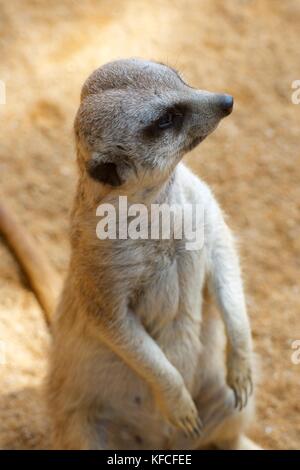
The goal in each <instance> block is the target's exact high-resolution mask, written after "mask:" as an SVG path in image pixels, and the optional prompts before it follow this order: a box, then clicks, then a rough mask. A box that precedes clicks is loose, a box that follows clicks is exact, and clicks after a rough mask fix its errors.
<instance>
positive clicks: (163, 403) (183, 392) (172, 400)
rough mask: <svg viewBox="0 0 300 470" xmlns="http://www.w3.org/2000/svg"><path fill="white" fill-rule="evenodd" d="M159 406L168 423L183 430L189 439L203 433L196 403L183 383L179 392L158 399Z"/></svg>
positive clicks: (175, 391) (172, 392)
mask: <svg viewBox="0 0 300 470" xmlns="http://www.w3.org/2000/svg"><path fill="white" fill-rule="evenodd" d="M157 403H158V406H159V408H160V410H161V412H162V414H163V416H164V417H165V418H166V419H167V421H168V422H169V423H170V424H172V425H173V426H175V427H176V428H177V429H181V430H182V431H183V432H184V434H185V435H186V436H187V437H189V436H191V437H197V436H200V435H201V433H202V427H203V426H202V421H201V419H200V417H199V415H198V410H197V408H196V406H195V403H194V401H193V399H192V397H191V395H190V393H189V392H188V390H187V388H186V387H185V385H184V384H183V383H182V385H181V386H179V387H178V389H177V390H174V389H173V390H172V391H171V390H170V392H169V393H166V394H165V396H164V397H162V396H159V397H157Z"/></svg>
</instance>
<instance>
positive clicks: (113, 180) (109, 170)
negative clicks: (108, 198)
mask: <svg viewBox="0 0 300 470" xmlns="http://www.w3.org/2000/svg"><path fill="white" fill-rule="evenodd" d="M87 171H88V174H89V175H90V177H91V178H93V179H94V180H96V181H99V182H100V183H103V184H107V185H110V186H114V187H115V186H121V184H122V180H121V178H120V175H119V173H118V168H117V165H116V164H115V163H113V162H101V161H97V160H91V161H90V162H89V163H88V165H87Z"/></svg>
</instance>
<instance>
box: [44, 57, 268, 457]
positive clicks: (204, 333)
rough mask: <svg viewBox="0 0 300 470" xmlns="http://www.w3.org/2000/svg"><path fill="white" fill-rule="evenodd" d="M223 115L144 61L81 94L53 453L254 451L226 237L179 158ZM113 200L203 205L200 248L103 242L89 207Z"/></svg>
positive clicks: (55, 365) (212, 99) (54, 357)
mask: <svg viewBox="0 0 300 470" xmlns="http://www.w3.org/2000/svg"><path fill="white" fill-rule="evenodd" d="M232 108H233V98H232V97H231V96H229V95H222V94H215V93H210V92H207V91H203V90H198V89H195V88H193V87H191V86H189V85H188V84H186V83H185V82H184V81H183V79H182V78H181V77H180V75H179V74H178V73H177V71H175V70H174V69H172V68H170V67H168V66H166V65H164V64H160V63H156V62H150V61H146V60H141V59H128V60H118V61H114V62H111V63H108V64H106V65H104V66H102V67H100V68H99V69H97V70H96V71H94V72H93V73H92V74H91V76H90V77H89V78H88V79H87V81H86V82H85V84H84V85H83V88H82V93H81V102H80V107H79V110H78V113H77V115H76V118H75V126H74V129H75V138H76V150H77V162H78V168H79V180H78V186H77V193H76V196H75V201H74V206H73V210H72V216H71V258H70V264H69V270H68V275H67V279H66V281H65V285H64V288H63V292H62V295H61V299H60V301H59V304H58V308H57V311H56V314H55V317H54V318H53V321H52V332H53V344H52V350H51V356H50V371H49V377H48V381H47V394H48V405H49V415H50V416H51V419H52V423H53V448H56V449H119V450H120V449H204V448H208V447H209V448H217V449H218V448H219V449H258V448H259V447H258V446H257V445H256V444H255V443H254V442H252V441H251V440H250V439H248V438H247V437H246V435H245V431H246V429H247V426H248V423H249V420H250V418H251V417H252V416H253V413H254V399H253V393H252V391H253V390H252V388H253V387H252V368H253V352H252V340H251V330H250V325H249V320H248V316H247V311H246V306H245V300H244V293H243V285H242V279H241V273H240V267H239V259H238V255H237V252H236V248H235V245H234V240H233V236H232V234H231V231H230V229H229V228H228V226H227V224H226V222H225V221H224V216H223V213H222V210H221V209H220V207H219V205H218V203H217V202H216V199H215V198H214V196H213V194H212V192H211V190H210V189H209V187H208V186H207V185H206V184H205V183H204V182H203V181H201V180H200V179H199V178H198V177H197V176H196V175H195V174H193V173H192V172H191V171H190V170H189V169H188V168H187V167H186V166H185V165H184V164H183V163H182V161H181V160H182V157H183V156H184V155H185V154H186V153H187V152H188V151H190V150H191V149H192V148H194V147H195V146H196V145H198V144H200V142H202V141H203V140H204V139H205V138H206V137H207V136H208V135H209V134H210V133H211V132H212V131H213V130H214V129H215V128H216V127H217V125H218V123H219V122H220V120H221V119H222V118H224V117H225V116H227V115H229V114H230V113H231V111H232ZM121 196H126V197H127V200H128V204H129V206H130V205H133V204H136V203H139V204H143V205H145V206H146V207H150V205H151V204H169V205H170V204H177V205H179V206H181V205H182V206H183V205H184V204H190V205H192V206H193V205H196V204H198V205H200V206H201V208H202V209H203V214H204V225H203V227H204V236H203V244H202V246H201V248H198V249H195V250H191V251H190V250H187V249H186V248H185V242H186V240H185V239H175V238H174V237H170V239H161V238H160V239H158V240H157V239H156V240H153V239H147V240H142V239H130V238H124V239H120V238H116V239H109V238H106V239H99V238H98V237H97V236H96V226H97V222H98V218H97V215H96V211H97V207H98V206H99V205H100V204H106V203H109V204H111V205H113V206H114V207H117V205H118V200H119V198H120V197H121ZM213 299H215V300H216V302H215V304H216V305H217V306H218V309H216V308H215V307H214V303H213V301H212V300H213Z"/></svg>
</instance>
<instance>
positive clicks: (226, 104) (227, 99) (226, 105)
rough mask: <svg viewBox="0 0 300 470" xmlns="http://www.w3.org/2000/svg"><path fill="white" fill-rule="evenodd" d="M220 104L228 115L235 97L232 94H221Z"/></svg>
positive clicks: (225, 114)
mask: <svg viewBox="0 0 300 470" xmlns="http://www.w3.org/2000/svg"><path fill="white" fill-rule="evenodd" d="M219 106H220V108H221V109H222V111H223V113H224V116H227V115H228V114H230V113H231V112H232V109H233V97H232V96H230V95H220V98H219Z"/></svg>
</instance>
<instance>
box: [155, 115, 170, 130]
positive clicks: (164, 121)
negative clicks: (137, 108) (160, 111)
mask: <svg viewBox="0 0 300 470" xmlns="http://www.w3.org/2000/svg"><path fill="white" fill-rule="evenodd" d="M173 122H174V116H173V114H172V113H171V112H170V111H168V112H167V113H165V114H164V115H163V116H161V117H160V118H159V120H158V122H157V125H158V127H159V129H168V128H169V127H171V126H173Z"/></svg>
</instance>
